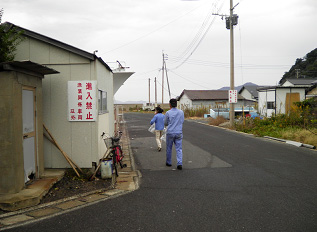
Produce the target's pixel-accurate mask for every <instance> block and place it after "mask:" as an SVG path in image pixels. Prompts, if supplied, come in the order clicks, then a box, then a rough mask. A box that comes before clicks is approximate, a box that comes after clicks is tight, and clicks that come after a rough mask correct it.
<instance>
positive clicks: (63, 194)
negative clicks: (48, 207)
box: [41, 169, 112, 204]
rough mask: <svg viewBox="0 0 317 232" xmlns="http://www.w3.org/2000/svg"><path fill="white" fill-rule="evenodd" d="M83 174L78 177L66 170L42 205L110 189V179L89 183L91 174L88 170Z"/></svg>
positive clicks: (42, 201)
mask: <svg viewBox="0 0 317 232" xmlns="http://www.w3.org/2000/svg"><path fill="white" fill-rule="evenodd" d="M83 172H84V174H81V177H78V176H77V175H76V174H75V172H74V171H73V170H72V169H70V170H67V171H66V173H65V176H64V177H63V178H62V179H61V180H60V181H59V182H57V183H56V184H55V185H54V186H53V187H52V188H51V189H50V191H49V192H48V193H47V194H46V195H45V196H44V198H43V199H42V200H41V204H42V203H49V202H53V201H56V200H60V199H63V198H67V197H72V196H75V195H78V194H82V193H87V192H92V191H98V190H105V189H111V188H112V186H111V179H106V180H103V179H99V178H98V176H97V178H96V179H95V180H93V181H90V180H89V177H90V176H91V175H92V173H91V172H90V171H89V170H83Z"/></svg>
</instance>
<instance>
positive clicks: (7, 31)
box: [0, 9, 23, 63]
mask: <svg viewBox="0 0 317 232" xmlns="http://www.w3.org/2000/svg"><path fill="white" fill-rule="evenodd" d="M2 15H3V9H1V10H0V63H1V62H7V61H13V60H14V56H15V51H16V48H17V46H18V44H19V43H21V42H22V40H23V37H22V36H21V35H22V34H23V32H22V31H19V32H18V31H16V30H15V29H14V28H12V27H8V26H7V25H6V24H3V23H2Z"/></svg>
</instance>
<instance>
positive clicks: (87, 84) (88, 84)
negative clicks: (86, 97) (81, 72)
mask: <svg viewBox="0 0 317 232" xmlns="http://www.w3.org/2000/svg"><path fill="white" fill-rule="evenodd" d="M86 89H87V90H92V83H91V82H88V83H86Z"/></svg>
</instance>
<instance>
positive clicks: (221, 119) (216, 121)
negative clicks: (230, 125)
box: [208, 116, 228, 126]
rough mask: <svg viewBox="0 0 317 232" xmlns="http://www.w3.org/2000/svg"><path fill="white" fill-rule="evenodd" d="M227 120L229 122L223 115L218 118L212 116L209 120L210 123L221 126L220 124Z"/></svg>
mask: <svg viewBox="0 0 317 232" xmlns="http://www.w3.org/2000/svg"><path fill="white" fill-rule="evenodd" d="M225 122H228V120H227V119H225V118H224V117H223V116H218V117H217V118H212V117H210V118H209V120H208V124H209V125H213V126H219V125H220V124H222V123H225Z"/></svg>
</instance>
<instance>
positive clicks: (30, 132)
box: [22, 87, 36, 182]
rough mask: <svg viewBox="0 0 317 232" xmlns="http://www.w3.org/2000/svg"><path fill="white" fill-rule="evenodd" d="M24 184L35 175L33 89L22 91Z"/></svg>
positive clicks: (26, 88) (25, 88)
mask: <svg viewBox="0 0 317 232" xmlns="http://www.w3.org/2000/svg"><path fill="white" fill-rule="evenodd" d="M22 119H23V159H24V182H27V181H28V180H30V179H33V178H34V177H35V175H36V137H35V134H36V133H35V131H36V128H35V125H36V124H35V89H34V88H28V87H24V88H23V91H22Z"/></svg>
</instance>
